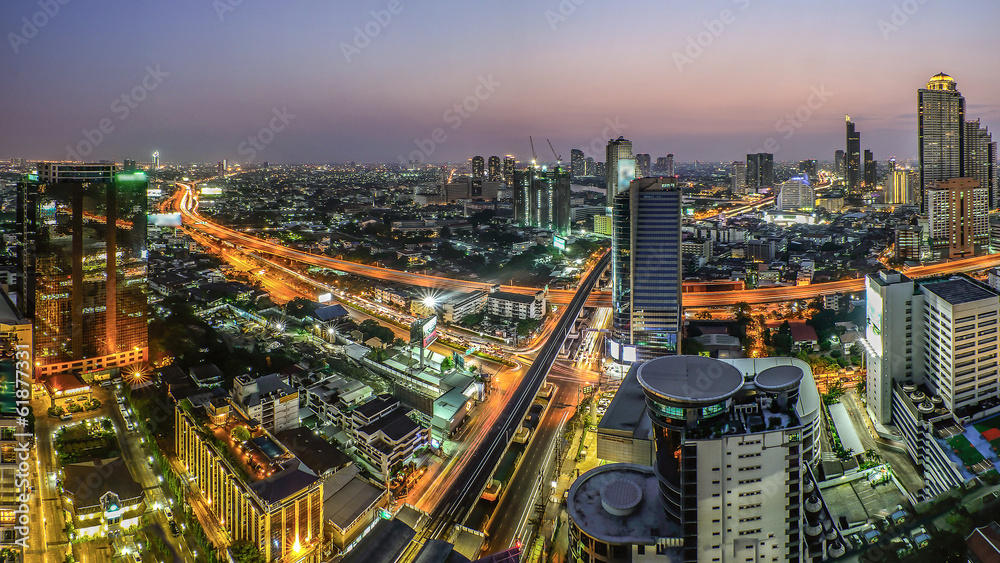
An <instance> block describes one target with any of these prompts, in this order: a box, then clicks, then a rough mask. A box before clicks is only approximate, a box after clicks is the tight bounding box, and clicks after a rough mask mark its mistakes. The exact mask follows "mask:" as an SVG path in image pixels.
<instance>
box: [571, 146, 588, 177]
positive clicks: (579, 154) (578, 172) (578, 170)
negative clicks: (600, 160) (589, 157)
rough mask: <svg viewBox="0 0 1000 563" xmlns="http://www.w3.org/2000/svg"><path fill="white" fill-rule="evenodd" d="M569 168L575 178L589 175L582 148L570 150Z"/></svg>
mask: <svg viewBox="0 0 1000 563" xmlns="http://www.w3.org/2000/svg"><path fill="white" fill-rule="evenodd" d="M569 170H570V174H572V176H573V177H574V178H580V177H582V176H586V175H587V161H586V159H585V158H584V156H583V151H582V150H580V149H572V150H571V151H569Z"/></svg>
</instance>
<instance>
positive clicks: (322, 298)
mask: <svg viewBox="0 0 1000 563" xmlns="http://www.w3.org/2000/svg"><path fill="white" fill-rule="evenodd" d="M316 301H319V302H320V303H329V302H330V301H333V294H332V293H320V294H319V295H318V296H317V297H316Z"/></svg>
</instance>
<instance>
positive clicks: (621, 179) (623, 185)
mask: <svg viewBox="0 0 1000 563" xmlns="http://www.w3.org/2000/svg"><path fill="white" fill-rule="evenodd" d="M604 162H605V164H604V171H605V174H606V175H607V176H606V177H607V202H608V203H607V205H608V207H611V202H612V201H614V199H615V194H617V193H618V192H620V191H623V190H625V189H627V188H628V185H629V183H630V182H631V181H632V180H634V179H635V157H633V156H632V141H629V140H628V139H626V138H625V137H618V138H617V139H612V140H610V141H608V146H607V159H606V160H605V161H604Z"/></svg>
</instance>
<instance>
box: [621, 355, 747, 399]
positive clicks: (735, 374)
mask: <svg viewBox="0 0 1000 563" xmlns="http://www.w3.org/2000/svg"><path fill="white" fill-rule="evenodd" d="M638 378H639V383H640V384H642V386H643V388H644V389H646V390H647V391H649V392H650V393H653V394H654V395H656V396H658V397H661V398H664V399H666V400H668V401H672V402H677V403H694V404H711V403H718V402H720V401H724V400H726V399H728V398H730V397H732V396H733V395H734V394H736V392H737V391H739V390H740V388H741V387H743V374H742V373H740V370H738V369H736V368H734V367H733V366H731V365H729V364H727V363H725V362H722V361H719V360H715V359H712V358H706V357H704V356H664V357H662V358H654V359H652V360H649V361H647V362H643V363H642V364H640V365H639V369H638Z"/></svg>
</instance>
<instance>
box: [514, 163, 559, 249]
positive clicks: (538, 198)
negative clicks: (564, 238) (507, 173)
mask: <svg viewBox="0 0 1000 563" xmlns="http://www.w3.org/2000/svg"><path fill="white" fill-rule="evenodd" d="M571 196H572V191H571V189H570V178H569V171H568V170H567V169H566V168H565V167H562V166H553V167H551V168H550V167H548V166H539V165H531V166H529V167H527V168H525V169H524V170H519V171H517V172H515V173H514V217H515V220H516V221H517V223H518V224H519V225H522V226H525V227H535V228H538V229H546V230H550V231H553V232H555V233H556V234H561V235H567V234H569V233H570V226H571V217H572V215H571V211H570V199H571Z"/></svg>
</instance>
